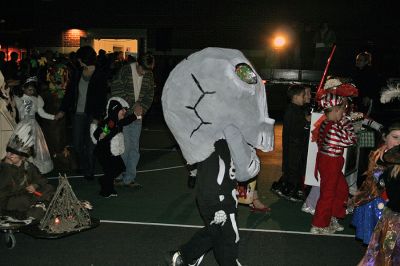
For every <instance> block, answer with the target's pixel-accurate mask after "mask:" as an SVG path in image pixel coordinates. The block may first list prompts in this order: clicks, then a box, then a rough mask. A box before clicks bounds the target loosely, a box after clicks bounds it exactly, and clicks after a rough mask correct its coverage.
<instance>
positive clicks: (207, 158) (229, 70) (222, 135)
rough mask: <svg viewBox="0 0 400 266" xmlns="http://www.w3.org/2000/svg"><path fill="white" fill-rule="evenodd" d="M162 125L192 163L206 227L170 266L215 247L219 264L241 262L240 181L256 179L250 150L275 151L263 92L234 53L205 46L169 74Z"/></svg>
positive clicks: (250, 68) (174, 256)
mask: <svg viewBox="0 0 400 266" xmlns="http://www.w3.org/2000/svg"><path fill="white" fill-rule="evenodd" d="M162 104H163V111H164V117H165V121H166V122H167V125H168V127H169V128H170V130H171V132H172V133H173V135H174V137H175V139H176V140H177V142H178V144H179V146H180V148H181V150H182V154H183V156H184V158H185V159H186V161H187V163H188V164H195V163H197V178H196V179H197V181H196V194H197V201H198V206H199V211H200V213H201V215H202V217H203V218H204V222H205V227H204V228H202V229H200V230H199V231H198V232H197V233H196V234H195V235H194V236H193V238H192V239H191V240H190V241H189V242H188V243H186V244H185V245H183V246H181V248H180V249H179V251H177V252H174V253H173V254H171V256H172V259H171V260H172V261H170V263H172V265H188V264H192V263H195V265H199V264H200V262H201V260H202V258H203V255H204V254H205V253H206V252H207V251H208V250H210V249H213V251H214V254H215V256H216V259H217V261H218V263H219V264H220V265H229V266H231V265H240V264H239V262H238V260H237V259H238V242H239V234H238V227H237V224H236V210H237V199H236V195H237V191H236V182H237V181H247V180H249V179H250V178H252V177H254V176H255V175H256V174H257V173H258V171H259V169H260V162H259V159H258V157H257V155H256V152H255V149H260V150H262V151H271V150H272V149H273V143H274V136H273V125H274V120H273V119H271V118H269V116H268V111H267V101H266V93H265V87H264V85H263V82H262V80H261V78H260V76H259V75H258V74H257V73H256V72H255V70H254V68H253V66H252V65H251V63H250V62H249V61H248V60H247V59H246V58H245V57H244V55H243V54H242V53H241V52H240V51H238V50H232V49H224V48H206V49H204V50H201V51H199V52H196V53H194V54H192V55H190V56H189V57H188V58H186V59H184V60H183V61H182V62H180V63H179V64H178V65H177V66H176V67H175V69H174V70H173V71H172V72H171V73H170V75H169V77H168V79H167V81H166V83H165V86H164V90H163V95H162Z"/></svg>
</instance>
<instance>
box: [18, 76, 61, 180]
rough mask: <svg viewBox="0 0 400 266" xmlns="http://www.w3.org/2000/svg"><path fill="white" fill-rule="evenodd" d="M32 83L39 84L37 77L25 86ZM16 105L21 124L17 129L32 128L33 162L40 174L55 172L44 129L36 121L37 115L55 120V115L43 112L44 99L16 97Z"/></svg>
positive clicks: (39, 97)
mask: <svg viewBox="0 0 400 266" xmlns="http://www.w3.org/2000/svg"><path fill="white" fill-rule="evenodd" d="M30 82H37V79H36V77H32V78H28V79H27V80H26V82H25V84H27V83H30ZM15 103H16V105H17V108H18V113H19V116H20V117H19V118H20V122H19V123H18V125H17V127H16V129H18V128H20V127H22V126H23V125H26V124H30V125H31V127H32V132H33V138H34V140H35V143H34V145H33V150H34V151H33V155H32V162H33V164H34V165H36V167H37V168H39V171H40V173H42V174H47V173H49V172H50V171H51V170H53V161H52V160H51V156H50V153H49V149H48V147H47V143H46V140H45V138H44V135H43V132H42V129H41V128H40V126H39V124H38V122H37V121H36V119H35V115H36V113H38V114H39V115H40V116H41V117H42V118H45V119H49V120H54V115H52V114H48V113H46V112H45V111H44V110H43V106H44V102H43V99H42V97H41V96H40V95H39V96H29V95H26V94H24V95H22V97H15Z"/></svg>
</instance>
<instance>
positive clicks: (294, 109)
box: [271, 84, 309, 202]
mask: <svg viewBox="0 0 400 266" xmlns="http://www.w3.org/2000/svg"><path fill="white" fill-rule="evenodd" d="M287 96H288V98H289V99H290V103H289V105H288V107H287V108H286V111H285V115H284V117H283V129H282V151H283V156H282V157H283V158H282V171H283V176H282V177H281V178H280V179H279V181H278V182H274V183H273V184H272V186H271V190H272V191H273V192H275V193H276V194H278V195H279V196H282V197H283V198H285V199H288V200H290V201H294V202H296V201H302V200H304V195H303V190H302V179H303V176H304V173H305V167H304V166H305V162H306V153H305V149H306V148H305V147H307V143H308V138H307V136H308V134H309V127H308V124H309V123H308V121H307V119H306V115H305V113H304V104H305V100H306V97H305V87H303V86H301V85H297V84H295V85H291V86H290V87H289V89H288V90H287Z"/></svg>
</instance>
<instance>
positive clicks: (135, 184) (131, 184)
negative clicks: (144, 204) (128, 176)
mask: <svg viewBox="0 0 400 266" xmlns="http://www.w3.org/2000/svg"><path fill="white" fill-rule="evenodd" d="M124 186H126V187H131V188H142V187H143V186H142V185H141V184H139V183H138V182H133V181H132V182H130V183H128V184H124Z"/></svg>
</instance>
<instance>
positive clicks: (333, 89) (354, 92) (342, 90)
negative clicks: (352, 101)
mask: <svg viewBox="0 0 400 266" xmlns="http://www.w3.org/2000/svg"><path fill="white" fill-rule="evenodd" d="M327 93H331V94H335V95H340V96H343V97H356V96H358V89H357V88H356V86H354V84H351V83H343V82H342V81H341V80H340V79H338V78H330V79H328V80H326V82H325V84H324V89H323V90H320V91H319V92H317V96H316V97H317V99H321V98H322V97H323V96H324V95H325V94H327Z"/></svg>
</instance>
